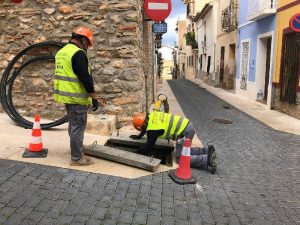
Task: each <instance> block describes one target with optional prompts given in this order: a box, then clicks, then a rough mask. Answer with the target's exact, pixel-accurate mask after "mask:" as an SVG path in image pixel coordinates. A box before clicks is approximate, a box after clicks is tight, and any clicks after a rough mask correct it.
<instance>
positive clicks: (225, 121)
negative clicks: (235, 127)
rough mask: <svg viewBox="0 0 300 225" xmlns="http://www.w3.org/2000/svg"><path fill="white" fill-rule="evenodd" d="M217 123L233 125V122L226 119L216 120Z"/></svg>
mask: <svg viewBox="0 0 300 225" xmlns="http://www.w3.org/2000/svg"><path fill="white" fill-rule="evenodd" d="M213 121H214V122H215V123H221V124H232V121H230V120H226V119H214V120H213Z"/></svg>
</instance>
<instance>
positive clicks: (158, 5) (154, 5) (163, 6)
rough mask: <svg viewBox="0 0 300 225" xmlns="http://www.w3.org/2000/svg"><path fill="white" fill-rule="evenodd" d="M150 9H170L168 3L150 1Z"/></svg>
mask: <svg viewBox="0 0 300 225" xmlns="http://www.w3.org/2000/svg"><path fill="white" fill-rule="evenodd" d="M148 9H150V10H168V3H155V2H149V3H148Z"/></svg>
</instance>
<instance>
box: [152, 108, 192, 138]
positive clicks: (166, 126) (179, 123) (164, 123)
mask: <svg viewBox="0 0 300 225" xmlns="http://www.w3.org/2000/svg"><path fill="white" fill-rule="evenodd" d="M188 123H189V120H188V119H187V118H185V117H180V116H177V115H171V114H169V113H164V112H158V111H152V112H151V113H150V114H149V120H148V126H147V131H148V130H164V133H163V135H161V136H159V138H160V139H167V140H170V139H172V140H176V138H177V137H178V136H179V135H180V134H181V133H182V132H183V130H184V129H185V128H186V126H187V125H188Z"/></svg>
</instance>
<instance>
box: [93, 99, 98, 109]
mask: <svg viewBox="0 0 300 225" xmlns="http://www.w3.org/2000/svg"><path fill="white" fill-rule="evenodd" d="M92 103H93V108H92V111H96V110H97V109H98V108H99V102H98V100H97V99H94V98H93V100H92Z"/></svg>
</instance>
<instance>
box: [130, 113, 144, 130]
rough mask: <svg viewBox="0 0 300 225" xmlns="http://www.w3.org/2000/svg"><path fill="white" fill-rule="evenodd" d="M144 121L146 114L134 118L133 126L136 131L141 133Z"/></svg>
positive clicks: (139, 114)
mask: <svg viewBox="0 0 300 225" xmlns="http://www.w3.org/2000/svg"><path fill="white" fill-rule="evenodd" d="M144 121H145V114H144V113H138V114H136V115H135V116H134V117H133V121H132V124H133V126H134V128H135V129H137V130H139V131H140V130H141V129H142V125H143V123H144Z"/></svg>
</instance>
